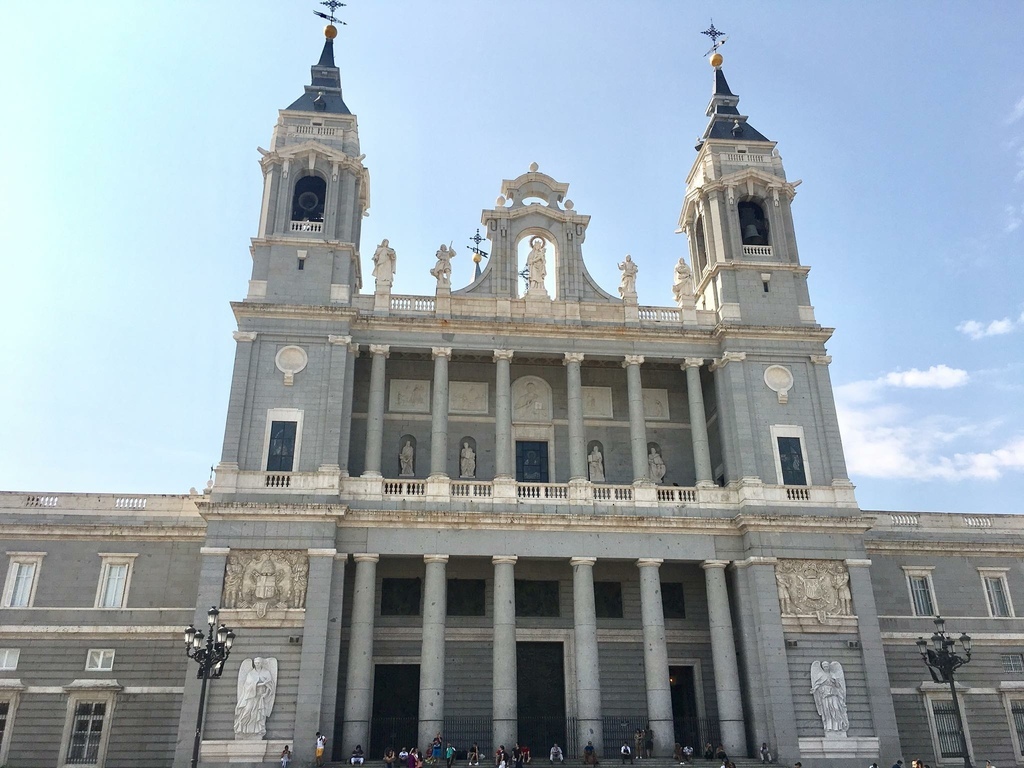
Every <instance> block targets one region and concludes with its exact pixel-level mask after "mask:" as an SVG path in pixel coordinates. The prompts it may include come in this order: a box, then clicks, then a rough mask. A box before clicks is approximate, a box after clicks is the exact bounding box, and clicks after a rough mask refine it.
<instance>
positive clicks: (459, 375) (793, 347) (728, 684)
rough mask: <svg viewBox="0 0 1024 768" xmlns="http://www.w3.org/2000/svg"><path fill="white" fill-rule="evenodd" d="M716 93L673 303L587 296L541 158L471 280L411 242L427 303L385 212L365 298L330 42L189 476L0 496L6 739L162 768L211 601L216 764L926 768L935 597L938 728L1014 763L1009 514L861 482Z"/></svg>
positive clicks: (505, 205)
mask: <svg viewBox="0 0 1024 768" xmlns="http://www.w3.org/2000/svg"><path fill="white" fill-rule="evenodd" d="M335 83H337V84H336V85H335ZM318 105H319V106H318ZM737 106H738V98H737V97H736V96H735V95H734V94H732V93H731V91H730V90H729V87H728V84H727V83H726V82H725V78H724V75H723V74H722V72H721V70H716V71H715V87H714V91H713V96H712V99H711V103H710V105H709V107H708V115H709V117H710V123H709V126H708V130H707V131H706V133H705V136H704V138H703V139H702V141H701V144H700V146H699V147H698V152H697V158H696V160H695V162H694V166H693V169H692V170H691V172H690V174H689V176H688V178H687V185H686V190H685V201H684V205H683V209H682V212H681V215H680V220H679V225H680V228H681V229H682V230H683V231H685V232H686V234H687V237H688V242H689V244H690V260H689V262H690V265H691V266H692V269H690V267H687V266H686V264H685V263H684V264H683V265H682V267H685V269H683V268H681V267H679V266H676V269H675V273H676V283H677V290H676V291H675V293H676V297H677V306H673V307H650V306H643V305H640V304H639V303H638V299H637V296H636V293H635V290H634V287H635V286H634V285H633V283H632V282H631V277H630V270H631V269H632V266H631V265H632V262H631V261H629V262H627V261H624V262H623V264H622V265H620V266H621V268H622V270H623V283H622V285H621V286H620V291H619V294H620V295H619V296H616V295H614V294H613V293H611V292H609V291H605V290H604V289H602V288H601V287H600V286H598V285H597V283H596V282H595V281H594V279H593V278H592V277H591V276H590V274H589V272H588V270H587V267H586V264H585V262H584V258H583V243H584V241H585V239H586V231H587V227H588V224H589V217H588V216H586V215H585V214H582V213H580V212H578V211H576V210H575V208H574V206H573V204H572V203H571V201H570V200H568V199H567V197H566V195H567V192H568V185H567V184H565V183H563V182H559V181H557V180H555V179H553V178H551V177H550V176H548V175H546V174H544V173H543V172H541V171H540V169H539V168H538V167H537V166H536V165H534V166H532V167H531V168H530V169H528V170H527V171H526V172H524V173H523V174H521V175H519V176H517V177H516V178H514V179H511V180H505V181H503V182H502V183H501V187H500V191H501V196H500V197H499V198H498V201H497V203H496V205H495V207H494V208H490V209H486V210H484V211H483V213H482V217H481V224H482V226H483V228H484V229H485V231H486V233H487V237H488V239H489V240H490V242H491V250H490V253H491V256H490V259H489V260H488V263H487V265H486V268H485V269H483V271H482V273H481V274H480V275H479V276H478V277H477V278H476V279H475V280H474V281H473V283H472V284H470V285H469V286H466V287H464V288H457V289H455V290H452V289H451V286H450V285H449V284H448V280H447V279H443V278H444V277H445V274H444V269H443V267H444V263H446V262H445V259H444V258H443V254H442V253H441V252H439V255H438V257H437V264H435V265H434V270H435V273H436V272H438V270H440V273H439V274H433V277H434V278H435V282H436V290H435V293H434V294H433V295H425V296H399V295H395V294H393V293H392V290H391V289H392V280H391V275H392V273H393V271H394V268H395V263H396V262H400V261H401V260H402V254H400V253H395V252H394V250H393V249H391V248H390V246H389V244H388V243H387V241H384V242H383V243H381V244H380V245H379V246H374V248H375V249H376V253H375V257H374V274H373V280H374V286H373V289H372V290H371V289H370V287H369V286H367V287H366V289H365V290H364V285H363V277H362V272H361V268H360V260H359V255H360V238H359V222H360V221H361V218H362V215H363V212H364V210H365V208H366V207H367V205H368V171H367V169H366V168H365V167H364V166H363V165H362V156H361V155H360V154H359V142H358V131H357V126H356V119H355V117H354V116H353V115H351V114H350V113H349V112H348V109H347V107H345V105H344V102H343V101H342V100H341V91H340V79H338V77H337V69H336V68H335V67H334V65H333V49H332V43H331V42H330V41H328V42H327V44H326V45H325V48H324V53H323V55H322V57H321V59H320V62H319V63H318V64H317V65H316V66H315V67H314V68H313V84H312V85H311V86H310V87H309V88H308V89H307V94H306V96H305V97H303V98H301V99H300V100H299V101H297V102H296V103H295V104H294V105H293V106H292V107H290V108H289V109H286V110H282V111H281V112H280V117H279V120H278V123H277V125H276V126H275V129H274V135H273V138H272V141H271V149H270V150H268V151H264V152H263V159H262V166H263V171H264V180H265V194H264V197H263V209H262V213H261V218H260V225H259V231H258V234H257V238H256V239H255V240H254V243H253V274H252V280H251V281H250V283H249V291H248V295H247V297H246V299H245V300H244V301H242V302H238V303H235V304H234V305H233V309H234V312H235V316H236V318H237V321H238V331H237V332H236V333H235V341H236V353H235V369H234V376H233V379H232V384H231V392H230V400H229V406H228V416H227V425H226V429H225V438H224V445H223V451H222V455H221V458H220V462H219V464H218V465H217V468H216V480H215V482H214V483H213V484H212V487H211V488H209V489H207V492H205V493H202V494H198V493H196V494H193V495H190V496H185V497H175V496H143V497H118V496H84V495H69V494H51V495H38V494H16V493H9V494H3V495H0V506H2V507H3V513H4V514H3V517H2V522H0V537H2V538H3V539H4V550H3V551H4V552H5V553H6V554H4V555H3V561H2V563H0V566H2V567H3V573H5V574H6V577H5V583H4V592H3V603H2V607H0V662H3V665H2V666H0V713H3V718H2V719H0V723H3V731H2V740H0V764H3V763H4V762H7V763H8V764H10V765H12V766H13V765H16V766H19V767H20V766H40V767H42V766H52V765H64V764H67V763H71V762H77V763H80V764H83V763H84V764H92V765H108V766H115V765H122V764H127V763H128V762H129V761H131V762H132V764H135V763H138V762H139V761H140V760H141V761H143V762H145V763H146V764H147V765H152V766H172V765H173V766H178V767H182V768H183V766H185V765H187V764H188V762H189V758H190V756H191V749H192V737H193V734H194V724H195V721H196V716H197V712H198V708H199V682H198V681H197V680H196V679H195V670H194V666H193V665H192V664H191V662H188V661H187V660H186V659H185V656H184V653H183V648H182V646H181V640H180V628H181V627H183V626H184V625H186V624H188V623H189V622H191V621H194V622H195V623H196V624H197V626H198V625H200V624H201V623H202V622H204V621H205V613H206V610H207V609H208V607H209V606H211V605H219V606H221V607H222V609H223V610H222V612H221V617H222V619H223V620H224V621H225V622H226V623H227V624H229V625H230V626H231V627H233V628H234V629H235V630H236V632H237V634H238V639H237V641H236V643H235V647H234V649H233V652H232V655H231V658H230V659H229V660H228V663H227V665H226V667H225V671H224V676H223V678H221V679H220V680H217V681H215V682H214V683H213V684H212V685H211V687H210V692H209V696H208V700H207V709H206V720H205V726H204V732H203V733H204V741H203V745H202V754H203V762H204V763H205V764H210V765H217V764H243V765H244V764H252V765H258V764H263V763H267V764H269V763H270V762H272V761H273V760H274V759H275V757H276V756H277V755H279V754H280V751H281V749H283V747H284V746H285V745H286V744H288V745H291V746H292V748H293V750H294V752H295V756H296V759H297V760H298V761H300V762H301V763H302V764H308V763H309V761H310V759H311V758H312V743H313V739H312V735H313V733H314V732H315V731H317V730H320V731H322V732H324V733H325V734H326V735H327V738H328V742H329V749H330V750H331V752H332V753H333V755H334V757H335V758H336V759H340V758H343V757H344V756H346V755H347V754H348V753H349V752H350V750H351V749H352V748H353V747H355V745H356V744H360V745H362V746H363V747H364V748H365V749H367V750H368V754H369V756H370V757H371V758H373V759H376V758H377V757H379V753H382V751H383V749H384V747H385V746H387V745H388V744H391V745H392V746H396V747H400V746H402V745H403V744H402V743H392V742H398V741H399V739H401V740H402V741H403V742H405V746H411V745H412V744H413V743H418V744H419V745H420V746H421V747H425V746H426V744H427V742H428V741H429V739H430V738H431V737H432V735H433V734H434V733H436V732H438V731H441V732H443V733H445V734H446V735H448V736H449V737H450V738H451V739H453V740H454V741H455V742H456V743H457V746H459V747H460V748H462V749H464V748H466V747H467V746H468V745H469V743H471V742H473V741H476V742H478V743H479V744H480V746H481V748H482V749H483V750H487V751H490V750H493V748H495V747H496V746H497V745H498V744H506V745H508V746H511V745H512V744H513V743H515V742H517V741H527V742H529V743H531V745H532V746H533V749H534V753H535V754H537V755H541V754H543V751H544V750H545V749H547V748H548V746H549V744H548V742H551V741H555V740H557V741H558V742H559V743H561V744H562V745H563V746H564V747H565V748H566V750H567V752H568V753H569V756H571V757H573V758H575V757H577V754H578V752H579V751H580V750H581V749H582V747H583V745H585V744H586V743H587V742H588V741H591V742H593V743H594V745H595V746H596V748H597V749H598V751H599V752H602V753H605V754H613V753H614V751H615V750H616V748H617V745H616V742H617V741H618V740H619V739H620V738H622V737H623V736H627V735H628V734H631V733H632V731H633V730H634V729H635V728H636V727H639V726H647V725H649V726H650V728H651V730H652V731H653V740H654V752H655V753H656V754H657V755H659V756H668V755H670V754H671V753H672V749H673V744H674V742H676V741H681V742H688V743H691V744H692V746H694V747H695V748H696V749H698V751H699V750H700V748H701V747H702V745H703V743H704V742H707V741H712V742H714V743H715V744H716V745H717V744H718V743H721V744H723V745H724V746H725V748H726V749H727V750H728V752H729V754H731V755H739V756H743V755H746V756H753V755H754V754H755V753H756V751H757V748H758V747H759V745H760V744H761V743H762V742H768V743H769V745H770V746H771V748H772V750H773V752H775V754H777V755H778V757H779V760H780V761H782V762H784V763H792V762H794V761H796V760H801V761H802V762H803V763H804V765H807V766H814V765H824V764H826V763H827V764H830V765H839V766H851V768H852V766H855V765H856V766H862V765H864V764H866V763H868V762H870V761H872V760H877V761H879V762H880V763H883V764H884V761H889V762H890V763H891V762H892V761H894V760H895V759H896V758H897V757H900V756H902V755H903V750H907V752H906V755H907V758H908V759H909V758H911V757H921V758H922V759H924V760H926V761H927V762H930V763H931V764H932V765H946V764H951V763H954V762H956V760H957V759H959V758H954V757H952V756H950V754H949V752H950V750H949V749H948V748H946V749H944V748H943V747H944V746H945V747H948V742H949V737H948V734H947V733H946V730H947V728H948V722H949V718H948V713H947V712H946V709H944V702H945V701H947V700H948V696H949V694H948V689H944V688H943V687H942V686H939V685H936V684H934V683H932V682H930V678H929V677H928V675H927V670H926V668H925V667H924V665H923V664H922V663H921V662H920V660H919V658H918V657H917V649H916V647H915V646H914V641H915V640H916V638H917V637H918V636H919V635H930V634H931V631H932V626H931V616H932V614H934V613H937V612H938V611H939V610H940V608H941V610H942V611H943V612H944V613H945V614H947V615H950V616H954V617H956V618H955V619H951V624H953V623H955V624H956V627H955V628H956V629H957V630H958V631H961V630H965V631H969V632H971V633H972V635H974V637H975V648H976V650H975V654H974V661H973V662H972V664H971V666H969V667H967V668H966V669H965V670H964V671H963V672H962V673H961V676H960V678H959V681H960V684H961V685H962V688H961V690H962V692H963V693H962V698H963V701H964V705H965V710H966V718H967V725H968V730H969V731H970V734H969V735H970V746H971V748H972V749H973V750H974V751H975V753H976V754H978V755H980V756H982V757H983V758H992V759H993V760H994V761H995V762H996V763H997V764H998V763H1000V762H1001V763H1003V764H1010V763H1014V762H1018V763H1019V762H1024V754H1022V752H1021V744H1020V742H1021V735H1019V734H1024V659H1022V656H1021V653H1022V651H1024V648H1022V641H1024V625H1022V624H1021V623H1020V620H1018V619H1016V618H1015V616H1014V610H1013V598H1014V597H1015V596H1020V595H1021V594H1022V590H1024V581H1022V575H1021V571H1020V566H1019V563H1020V558H1021V555H1022V554H1024V535H1022V534H1024V527H1022V526H1021V524H1019V522H1018V520H1017V519H1016V518H1012V517H1007V516H997V515H993V516H984V517H958V516H949V515H927V514H895V513H892V514H890V513H870V512H864V511H862V510H860V509H859V507H858V505H857V501H856V497H855V494H854V489H853V486H852V484H851V483H850V481H849V478H848V477H847V474H846V468H845V462H844V459H843V449H842V444H841V442H840V437H839V430H838V424H837V420H836V413H835V405H834V402H833V398H832V391H831V383H830V381H829V375H828V363H829V361H830V358H829V357H828V356H827V354H826V350H825V347H824V344H825V342H826V341H827V340H828V338H829V336H830V334H831V329H828V328H823V327H821V326H820V325H818V324H817V322H816V321H815V319H814V312H813V309H812V307H811V304H810V298H809V295H808V292H807V286H806V275H807V271H808V268H807V267H805V266H803V265H801V263H800V261H799V258H798V255H797V249H796V242H795V233H794V229H793V224H792V216H791V210H790V205H791V202H792V200H793V196H794V193H795V186H794V185H793V184H791V183H790V182H788V181H787V179H786V175H785V172H784V169H783V165H782V160H781V158H780V157H779V155H778V153H777V151H776V150H775V144H774V142H771V141H769V140H768V139H766V138H765V137H764V136H763V135H762V134H760V133H758V132H757V131H756V130H754V129H753V128H752V127H751V126H750V125H749V123H748V122H747V118H746V117H745V116H743V115H741V114H740V113H739V111H738V108H737ZM310 107H312V110H310ZM321 107H322V108H321ZM537 200H539V201H540V202H536V201H537ZM524 201H530V202H529V203H526V202H524ZM524 242H525V243H527V244H528V245H529V249H530V256H529V260H528V264H529V266H530V275H529V280H528V281H527V282H526V283H525V284H521V283H520V277H519V270H520V263H519V254H520V244H521V243H524ZM428 267H430V265H429V264H424V265H422V268H423V272H424V275H426V274H427V273H428ZM680 275H682V276H681V277H680ZM667 278H668V275H666V279H667ZM431 285H433V283H431ZM467 450H468V451H469V452H470V453H466V451H467ZM595 452H596V453H595ZM470 456H471V459H470ZM595 456H600V462H599V463H597V462H596V459H595V458H594V457H595ZM1022 599H1024V598H1022ZM256 659H261V660H266V663H264V662H261V663H260V664H257V663H256V661H255V660H256ZM271 662H272V663H271ZM264 670H265V673H264ZM261 674H263V678H265V679H263V678H261V677H260V675H261ZM258 685H264V687H265V689H266V691H265V693H267V697H268V698H267V702H268V706H266V707H265V708H264V709H262V710H258V709H257V707H256V705H255V704H253V702H254V701H255V699H254V698H253V697H254V696H255V695H256V694H255V693H253V691H255V690H256V688H257V687H258ZM271 691H272V696H271V695H270V693H271ZM944 697H945V698H944ZM242 698H244V701H245V704H244V706H242V707H239V700H240V699H242ZM1018 709H1019V710H1020V711H1019V712H1018V711H1017V710H1018ZM943 752H945V753H946V754H943Z"/></svg>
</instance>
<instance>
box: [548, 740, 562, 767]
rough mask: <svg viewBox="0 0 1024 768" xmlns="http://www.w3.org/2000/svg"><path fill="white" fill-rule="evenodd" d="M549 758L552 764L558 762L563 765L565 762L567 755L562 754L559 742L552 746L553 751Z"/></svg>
mask: <svg viewBox="0 0 1024 768" xmlns="http://www.w3.org/2000/svg"><path fill="white" fill-rule="evenodd" d="M548 760H549V761H550V762H551V764H552V765H554V764H555V763H558V764H559V765H561V764H562V763H564V762H565V755H563V754H562V748H561V747H560V746H558V744H554V745H552V747H551V753H550V754H549V755H548Z"/></svg>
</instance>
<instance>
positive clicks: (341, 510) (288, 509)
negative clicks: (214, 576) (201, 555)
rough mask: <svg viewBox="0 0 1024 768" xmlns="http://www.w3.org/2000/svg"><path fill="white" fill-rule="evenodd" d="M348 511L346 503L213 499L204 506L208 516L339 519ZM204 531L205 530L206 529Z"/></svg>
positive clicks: (267, 518)
mask: <svg viewBox="0 0 1024 768" xmlns="http://www.w3.org/2000/svg"><path fill="white" fill-rule="evenodd" d="M347 513H348V507H347V506H346V505H344V504H288V503H284V504H272V503H261V502H253V501H213V502H210V503H209V504H208V505H207V506H206V507H204V508H203V511H202V514H203V517H204V518H205V519H207V520H246V521H262V520H285V521H291V522H295V521H296V520H297V519H298V520H302V521H305V522H308V521H318V520H319V521H325V522H328V521H329V522H335V521H338V522H340V521H341V519H342V518H344V517H345V515H346V514H347ZM204 535H205V533H204Z"/></svg>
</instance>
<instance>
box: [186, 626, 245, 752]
mask: <svg viewBox="0 0 1024 768" xmlns="http://www.w3.org/2000/svg"><path fill="white" fill-rule="evenodd" d="M219 615H220V611H218V610H217V606H213V607H212V608H210V610H208V611H207V612H206V623H207V625H208V629H207V633H206V634H205V635H204V634H203V633H202V630H198V629H196V628H195V625H194V624H189V625H188V626H187V627H185V655H186V656H188V657H189V658H190V659H193V660H194V661H195V662H196V663H197V664H199V671H198V672H197V673H196V677H197V678H199V679H200V680H202V681H203V684H202V687H201V688H200V689H199V714H198V715H197V716H196V740H195V743H193V745H192V768H196V766H197V765H199V744H200V742H201V740H202V734H203V710H204V709H205V708H206V681H207V680H210V679H216V678H218V677H220V676H221V673H223V672H224V662H225V661H227V660H228V656H230V655H231V646H232V645H234V642H235V633H234V632H232V631H231V630H230V629H228V628H227V627H226V626H224V625H223V624H221V625H220V626H219V627H218V626H217V617H218V616H219ZM204 640H205V641H206V642H205V645H204V643H203V641H204Z"/></svg>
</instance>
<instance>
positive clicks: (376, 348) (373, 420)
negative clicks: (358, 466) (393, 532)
mask: <svg viewBox="0 0 1024 768" xmlns="http://www.w3.org/2000/svg"><path fill="white" fill-rule="evenodd" d="M390 353H391V347H390V346H388V345H387V344H371V345H370V354H371V355H372V356H373V358H372V362H371V363H370V402H369V405H368V406H367V408H366V460H365V461H364V462H363V477H380V476H381V474H380V462H381V450H382V449H383V447H384V443H383V440H384V365H385V360H387V359H388V356H389V355H390ZM346 754H347V753H346Z"/></svg>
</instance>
